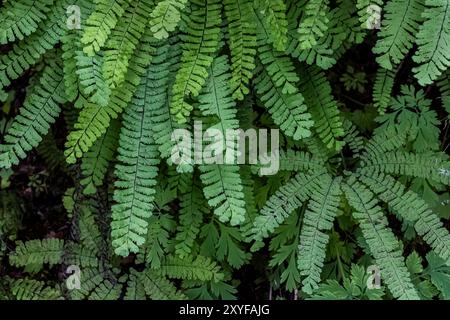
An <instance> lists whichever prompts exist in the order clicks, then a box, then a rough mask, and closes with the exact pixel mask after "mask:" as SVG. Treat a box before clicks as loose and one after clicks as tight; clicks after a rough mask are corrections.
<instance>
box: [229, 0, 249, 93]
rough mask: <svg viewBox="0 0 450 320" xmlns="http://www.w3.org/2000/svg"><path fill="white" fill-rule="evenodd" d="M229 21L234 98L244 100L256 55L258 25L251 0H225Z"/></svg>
mask: <svg viewBox="0 0 450 320" xmlns="http://www.w3.org/2000/svg"><path fill="white" fill-rule="evenodd" d="M224 6H225V14H226V17H227V20H228V29H227V30H228V35H229V47H230V52H231V69H232V77H231V80H230V86H231V91H232V92H233V98H234V99H238V100H242V99H244V96H245V95H247V94H248V93H249V89H248V85H249V82H250V79H251V78H252V76H253V69H254V68H255V55H256V49H255V47H256V25H255V17H254V11H253V8H252V2H251V0H225V1H224Z"/></svg>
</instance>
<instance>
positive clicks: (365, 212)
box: [342, 179, 420, 300]
mask: <svg viewBox="0 0 450 320" xmlns="http://www.w3.org/2000/svg"><path fill="white" fill-rule="evenodd" d="M342 188H343V190H344V192H345V195H346V197H347V199H348V201H349V204H350V205H351V206H352V207H353V208H354V209H355V211H354V212H353V217H354V218H355V219H356V220H357V221H358V223H359V225H360V227H361V229H362V233H363V235H364V239H365V241H366V242H367V245H368V246H369V249H370V253H371V255H372V256H373V257H374V258H375V262H376V264H377V265H378V266H379V267H380V269H381V277H382V278H383V280H384V281H385V282H386V284H387V286H388V288H389V290H390V291H391V293H392V295H393V296H394V297H395V298H399V299H407V300H420V298H419V294H418V293H417V291H416V289H415V287H414V285H413V283H412V282H411V275H410V274H409V272H408V269H407V268H406V266H405V261H404V258H403V256H402V250H401V247H400V243H399V241H398V239H397V238H396V237H395V235H394V233H393V232H392V231H391V229H390V228H389V227H388V221H387V219H386V217H385V216H384V215H383V211H382V209H381V208H380V207H379V206H378V205H377V202H376V200H375V199H374V196H373V193H372V192H371V191H370V190H369V189H367V188H366V187H365V186H364V185H362V184H361V183H359V182H357V181H354V179H350V180H349V181H348V183H346V184H344V185H343V186H342Z"/></svg>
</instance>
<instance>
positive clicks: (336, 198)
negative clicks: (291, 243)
mask: <svg viewBox="0 0 450 320" xmlns="http://www.w3.org/2000/svg"><path fill="white" fill-rule="evenodd" d="M340 184H341V179H340V178H337V179H334V180H333V179H332V178H331V177H330V176H324V177H323V178H321V179H320V180H317V182H316V184H315V185H313V187H312V190H313V191H312V193H311V200H310V202H309V204H308V209H307V210H306V211H305V215H304V218H303V226H302V229H301V233H300V245H299V247H298V260H297V265H298V269H299V270H300V274H301V275H302V276H306V278H304V279H303V281H302V285H303V287H302V290H303V291H305V292H306V293H312V292H313V291H314V290H315V289H317V288H318V283H319V282H320V280H321V278H320V275H321V272H322V268H323V265H324V261H325V255H326V247H327V243H328V239H329V236H328V235H327V234H326V233H325V232H326V231H328V230H331V229H332V227H333V221H334V218H335V217H336V213H337V210H338V207H339V203H340V197H341V193H342V192H341V190H340Z"/></svg>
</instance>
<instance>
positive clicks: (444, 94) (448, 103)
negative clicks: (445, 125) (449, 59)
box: [437, 69, 450, 119]
mask: <svg viewBox="0 0 450 320" xmlns="http://www.w3.org/2000/svg"><path fill="white" fill-rule="evenodd" d="M437 86H438V88H439V91H440V93H441V101H442V106H443V107H444V109H445V110H446V111H447V113H448V118H449V119H450V69H449V70H447V72H445V73H444V74H443V76H442V77H441V79H440V80H439V81H438V83H437Z"/></svg>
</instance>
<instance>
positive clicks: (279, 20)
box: [253, 0, 288, 51]
mask: <svg viewBox="0 0 450 320" xmlns="http://www.w3.org/2000/svg"><path fill="white" fill-rule="evenodd" d="M253 5H254V9H255V12H256V14H257V15H258V16H259V17H260V20H261V22H262V24H263V26H264V28H265V29H266V30H268V31H269V37H268V39H267V40H268V41H269V43H271V44H272V45H273V47H274V49H275V50H277V51H284V50H285V49H286V44H287V26H288V22H287V18H286V5H285V4H284V2H283V0H255V1H254V4H253Z"/></svg>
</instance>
